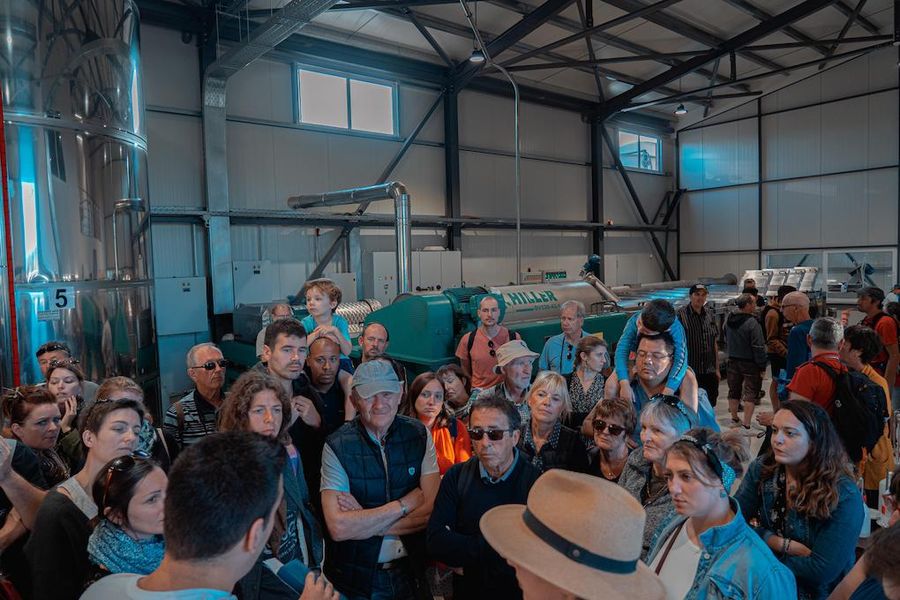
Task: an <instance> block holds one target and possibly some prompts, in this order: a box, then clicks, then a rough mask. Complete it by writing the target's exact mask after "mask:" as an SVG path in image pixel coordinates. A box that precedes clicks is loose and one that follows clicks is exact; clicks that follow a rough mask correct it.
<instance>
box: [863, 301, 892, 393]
mask: <svg viewBox="0 0 900 600" xmlns="http://www.w3.org/2000/svg"><path fill="white" fill-rule="evenodd" d="M856 296H857V298H856V308H857V309H859V311H860V312H863V313H865V315H866V316H865V318H863V320H862V323H861V324H862V325H865V326H866V327H871V328H872V329H874V330H875V333H877V334H878V337H879V338H880V339H881V343H882V344H884V350H882V351H881V352H879V353H878V355H877V356H876V357H875V358H873V359H872V362H871V363H870V364H871V365H872V366H873V367H874V368H875V370H876V371H878V373H879V374H880V375H882V376H883V377H884V378H885V379H887V382H888V386H890V387H891V388H892V390H891V396H892V397H893V398H896V397H897V388H898V387H900V377H898V376H897V367H898V366H900V349H898V340H897V338H898V333H897V322H896V321H895V320H894V319H893V317H891V316H890V315H889V314H887V313H886V312H884V311H883V310H882V304H883V303H884V291H883V290H882V289H881V288H877V287H865V288H862V289H861V290H859V291H858V292H856Z"/></svg>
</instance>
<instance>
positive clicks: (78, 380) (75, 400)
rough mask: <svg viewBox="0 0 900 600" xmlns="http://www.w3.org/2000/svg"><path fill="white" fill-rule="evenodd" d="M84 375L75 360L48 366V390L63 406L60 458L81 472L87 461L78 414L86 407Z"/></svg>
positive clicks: (64, 360) (60, 410) (74, 469)
mask: <svg viewBox="0 0 900 600" xmlns="http://www.w3.org/2000/svg"><path fill="white" fill-rule="evenodd" d="M83 384H84V373H83V372H82V370H81V367H79V366H78V361H77V360H75V359H74V358H65V359H62V360H53V361H50V366H49V367H47V390H48V391H49V392H50V393H51V394H53V396H54V397H55V398H56V402H57V403H58V404H59V413H60V415H61V418H60V421H59V427H60V434H59V442H58V450H59V455H60V456H61V457H62V459H63V460H65V461H66V464H67V465H68V466H69V469H71V470H72V471H77V470H79V469H80V468H81V466H82V464H83V462H84V452H83V449H82V446H81V435H80V434H79V433H78V427H77V423H78V415H79V414H80V413H81V410H82V408H84V398H83V397H82V386H83Z"/></svg>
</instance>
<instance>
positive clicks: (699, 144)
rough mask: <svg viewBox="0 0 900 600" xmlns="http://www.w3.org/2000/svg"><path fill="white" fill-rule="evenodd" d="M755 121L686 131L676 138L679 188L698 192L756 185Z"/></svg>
mask: <svg viewBox="0 0 900 600" xmlns="http://www.w3.org/2000/svg"><path fill="white" fill-rule="evenodd" d="M756 139H757V123H756V119H744V120H741V121H734V122H731V123H723V124H720V125H711V126H709V127H703V128H699V129H695V130H691V131H686V132H684V134H683V135H682V136H680V138H679V149H680V153H681V185H682V187H685V188H687V189H702V188H710V187H720V186H726V185H735V184H740V183H750V182H753V181H756V179H757V171H758V166H757V162H758V158H757V152H756Z"/></svg>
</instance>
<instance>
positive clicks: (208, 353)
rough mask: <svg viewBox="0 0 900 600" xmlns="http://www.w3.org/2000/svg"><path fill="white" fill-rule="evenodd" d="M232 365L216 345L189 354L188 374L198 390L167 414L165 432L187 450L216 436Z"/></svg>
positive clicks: (210, 344)
mask: <svg viewBox="0 0 900 600" xmlns="http://www.w3.org/2000/svg"><path fill="white" fill-rule="evenodd" d="M227 366H228V361H227V360H225V357H224V356H222V351H221V350H219V348H218V346H216V345H215V344H212V343H209V342H204V343H202V344H197V345H195V346H193V347H192V348H191V349H190V350H188V353H187V374H188V377H190V379H191V381H193V382H194V389H193V390H191V391H190V392H189V393H188V394H187V395H186V396H184V397H183V398H182V399H181V400H179V401H178V402H176V403H175V404H173V405H172V406H170V407H169V409H168V410H167V411H166V414H165V417H164V418H163V431H164V432H165V433H168V434H170V435H171V436H172V437H173V438H175V441H176V442H178V446H179V447H180V448H181V449H184V448H186V447H188V446H192V445H194V444H196V443H197V442H199V441H200V440H202V439H203V438H204V437H206V436H208V435H211V434H213V433H215V432H216V425H217V419H218V411H219V408H220V407H221V406H222V400H223V399H224V394H223V393H222V387H223V386H224V385H225V369H226V367H227Z"/></svg>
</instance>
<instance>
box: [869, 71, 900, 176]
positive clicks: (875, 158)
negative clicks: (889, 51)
mask: <svg viewBox="0 0 900 600" xmlns="http://www.w3.org/2000/svg"><path fill="white" fill-rule="evenodd" d="M893 71H894V73H895V74H896V72H897V69H893ZM868 101H869V106H868V108H869V110H868V124H867V126H868V134H869V135H868V138H869V147H868V148H867V154H868V162H867V164H866V166H868V167H882V166H886V165H895V164H897V162H898V159H900V157H898V152H897V147H898V141H900V140H898V135H897V132H898V123H897V104H898V102H900V97H898V94H897V90H894V91H891V92H885V93H882V94H874V95H872V96H869V97H868Z"/></svg>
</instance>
